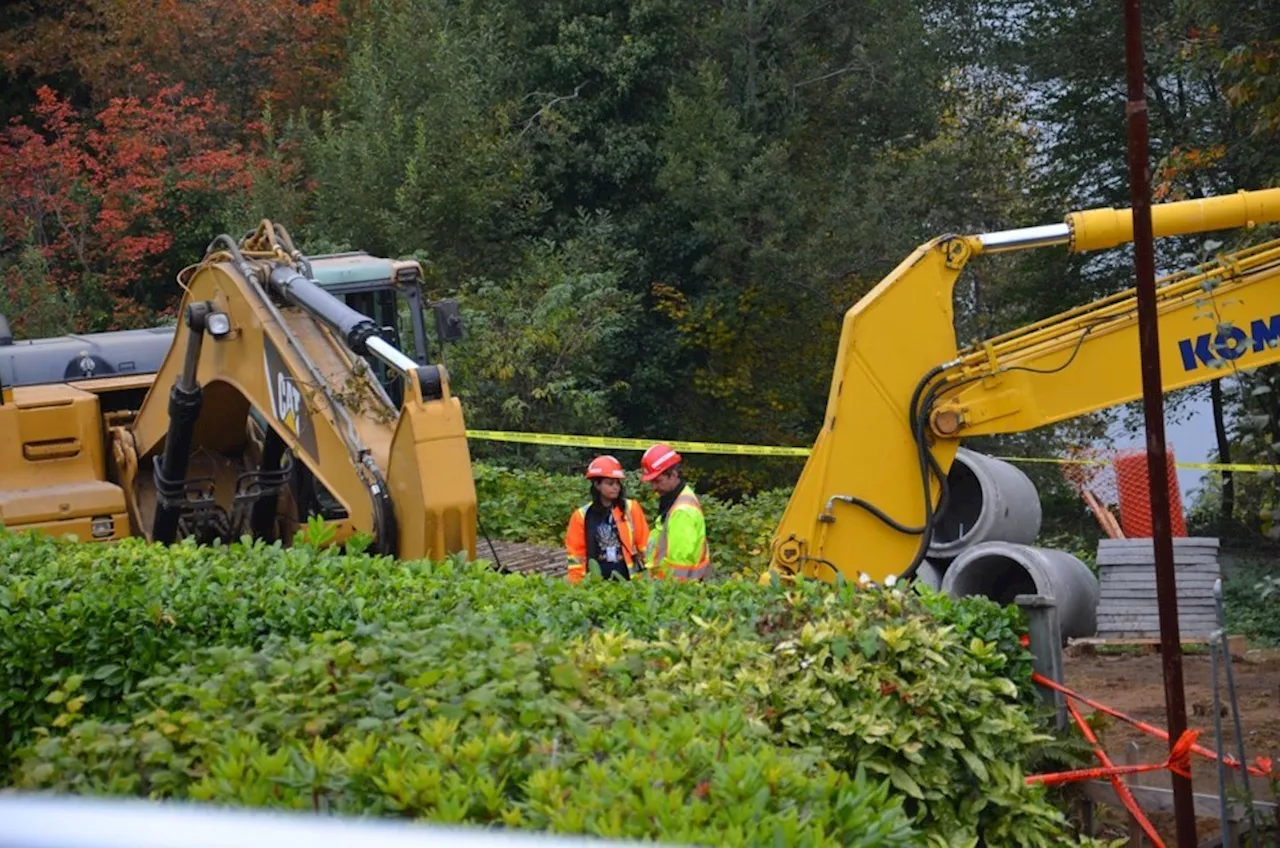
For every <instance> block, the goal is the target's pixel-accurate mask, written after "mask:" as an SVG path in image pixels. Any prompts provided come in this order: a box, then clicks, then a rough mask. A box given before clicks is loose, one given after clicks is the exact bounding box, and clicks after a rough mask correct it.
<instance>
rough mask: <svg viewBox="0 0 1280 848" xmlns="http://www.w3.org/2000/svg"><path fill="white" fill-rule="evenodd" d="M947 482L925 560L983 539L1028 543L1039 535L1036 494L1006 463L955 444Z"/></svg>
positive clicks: (950, 553) (950, 555) (954, 554)
mask: <svg viewBox="0 0 1280 848" xmlns="http://www.w3.org/2000/svg"><path fill="white" fill-rule="evenodd" d="M947 483H948V487H949V489H950V494H951V497H950V501H949V503H948V504H947V511H946V512H945V513H943V514H942V515H940V516H939V517H938V520H937V525H936V526H935V528H934V531H933V538H932V539H931V540H930V544H929V553H928V556H929V558H930V559H932V560H935V561H937V560H948V559H953V558H955V557H957V556H959V555H960V554H961V553H962V552H963V551H964V550H965V549H966V548H969V547H970V546H972V545H978V544H981V543H983V542H1014V543H1017V544H1023V545H1029V544H1031V543H1032V542H1034V541H1035V540H1036V536H1038V535H1039V534H1040V519H1041V516H1040V494H1039V493H1038V492H1037V491H1036V487H1035V484H1034V483H1032V482H1031V478H1030V477H1028V476H1027V475H1026V474H1024V473H1022V471H1020V470H1019V469H1017V468H1015V467H1014V466H1012V465H1010V464H1009V463H1007V462H1004V461H1003V460H999V459H996V458H995V457H991V456H986V455H985V454H980V453H974V452H973V451H971V450H966V449H965V448H960V449H959V450H958V451H957V452H956V459H955V462H953V463H952V464H951V471H950V472H949V473H948V474H947Z"/></svg>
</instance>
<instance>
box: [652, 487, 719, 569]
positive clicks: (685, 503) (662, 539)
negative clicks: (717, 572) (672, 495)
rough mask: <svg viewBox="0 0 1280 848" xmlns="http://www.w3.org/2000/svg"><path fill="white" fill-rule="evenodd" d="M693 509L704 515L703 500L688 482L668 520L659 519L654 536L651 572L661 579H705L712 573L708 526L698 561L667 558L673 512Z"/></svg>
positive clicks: (704, 531)
mask: <svg viewBox="0 0 1280 848" xmlns="http://www.w3.org/2000/svg"><path fill="white" fill-rule="evenodd" d="M686 509H687V510H693V511H694V512H697V513H698V515H702V514H703V513H702V502H701V501H699V500H698V496H697V495H696V494H694V491H693V489H692V488H691V487H690V486H688V485H687V484H686V485H685V487H684V491H682V492H681V493H680V494H679V495H677V496H676V499H675V503H673V504H671V509H669V510H668V511H667V517H666V520H664V519H662V518H659V519H658V532H657V534H656V536H654V538H653V544H652V550H651V551H650V552H649V564H648V569H649V574H650V575H651V576H653V577H657V578H659V579H670V580H681V581H683V580H705V579H706V578H707V575H708V574H710V573H711V549H710V547H709V546H708V545H707V532H706V528H705V527H704V528H703V531H702V552H701V554H700V555H699V557H698V561H697V562H693V563H675V562H670V561H669V560H667V532H668V530H669V527H668V525H669V523H670V517H671V514H672V513H674V512H676V511H678V510H686Z"/></svg>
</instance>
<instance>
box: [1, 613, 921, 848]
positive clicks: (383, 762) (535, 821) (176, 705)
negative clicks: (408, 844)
mask: <svg viewBox="0 0 1280 848" xmlns="http://www.w3.org/2000/svg"><path fill="white" fill-rule="evenodd" d="M600 642H601V639H600V638H599V637H596V638H594V639H593V640H591V641H590V642H588V643H587V644H586V645H584V644H581V643H579V644H574V645H568V644H564V643H561V642H558V641H557V640H553V639H549V638H544V639H542V640H539V641H538V642H537V643H534V642H522V641H519V640H517V639H513V638H512V637H510V636H509V635H508V634H506V633H503V632H501V631H495V630H493V629H492V628H488V627H485V626H484V624H483V622H482V621H479V620H478V619H472V620H469V621H466V622H465V623H462V624H459V623H453V624H442V625H438V626H437V627H435V628H432V629H431V630H427V631H412V630H403V629H392V630H389V631H387V632H384V633H381V634H379V635H377V636H372V637H368V638H364V639H361V640H358V642H353V641H348V640H345V639H342V638H340V637H338V636H336V635H327V636H325V637H322V638H321V639H320V640H319V641H318V642H316V643H314V644H307V643H305V642H303V641H301V640H294V641H291V642H287V643H285V642H279V641H273V642H272V643H270V644H269V645H268V646H267V647H266V648H265V649H264V650H263V651H261V652H254V651H251V650H248V649H238V650H231V649H225V648H217V649H211V650H207V651H202V652H200V653H199V654H198V655H197V657H196V658H195V659H194V661H193V663H192V664H189V665H185V666H183V667H181V668H180V669H178V670H177V672H176V673H175V674H173V675H172V676H169V677H166V678H162V679H157V680H154V681H149V682H148V683H147V684H146V685H145V686H144V688H143V690H142V691H141V692H140V693H139V695H140V697H139V698H138V699H137V700H138V702H139V705H140V709H142V710H145V711H144V712H140V713H139V715H138V716H137V717H136V718H135V719H134V720H133V722H132V723H119V724H99V723H98V722H96V721H83V722H78V723H74V724H72V726H71V728H70V730H69V731H68V732H67V733H66V734H65V735H57V736H53V737H51V738H49V739H48V740H46V741H44V742H41V743H39V744H38V745H36V746H35V748H34V749H33V751H32V752H31V755H30V757H29V758H28V759H27V761H26V762H25V763H24V765H23V767H22V769H21V770H20V772H19V780H18V783H19V785H20V786H23V787H28V788H34V787H44V788H57V789H60V790H73V791H81V792H93V793H102V792H108V793H115V794H121V793H123V794H141V793H147V794H150V795H152V796H153V797H161V798H167V797H179V798H191V799H197V800H204V801H215V802H219V803H235V804H248V805H254V806H264V805H271V806H281V807H292V808H303V809H315V810H317V811H334V812H342V813H350V814H360V813H369V814H376V815H399V816H411V817H425V818H429V819H433V820H437V821H442V822H468V823H473V824H484V825H506V826H512V827H524V828H537V829H552V830H556V831H561V832H571V833H593V834H596V835H600V836H606V837H629V838H642V837H648V838H665V839H668V840H670V839H676V840H678V841H680V842H685V843H688V842H697V843H716V844H746V843H755V842H757V841H759V839H760V838H761V837H762V836H767V837H768V838H769V839H771V840H772V841H776V842H778V843H779V844H821V843H825V842H829V841H839V842H841V843H844V844H852V845H865V846H871V845H891V846H892V845H909V844H912V830H911V828H910V827H909V826H908V823H907V820H906V817H905V815H904V814H903V812H902V810H901V805H900V803H898V802H897V801H896V800H894V799H891V798H890V796H889V787H888V784H887V783H885V782H883V781H881V782H879V783H875V782H872V781H870V780H868V779H867V778H866V777H865V774H861V773H860V774H858V775H857V776H856V777H854V778H850V777H848V776H846V775H844V774H843V773H841V772H838V771H836V770H834V769H833V768H832V767H831V766H829V765H827V764H825V763H822V762H821V761H820V757H818V756H816V755H815V754H813V753H811V752H804V751H801V750H798V749H792V748H790V747H787V746H785V745H784V744H782V743H780V742H775V741H773V740H772V739H771V738H770V735H769V733H768V731H767V730H766V729H765V728H763V727H761V726H759V725H758V724H756V723H753V722H751V721H750V720H748V718H747V716H746V715H745V713H744V711H743V710H742V709H741V708H740V707H735V706H733V705H731V704H730V705H717V706H714V707H711V708H709V709H705V710H697V709H690V710H685V709H681V710H679V711H678V712H676V711H673V710H660V709H657V710H655V709H648V708H646V705H645V704H644V703H643V702H641V701H640V700H638V699H637V698H634V697H633V698H632V699H630V700H628V701H626V702H623V701H620V700H619V701H616V702H613V703H608V702H605V703H593V702H592V701H591V700H587V699H584V698H582V697H581V696H580V695H578V691H577V690H578V689H579V688H580V687H581V686H582V684H583V678H582V677H581V672H580V671H579V670H578V668H577V667H576V665H575V661H577V660H578V659H579V658H580V657H581V656H582V655H583V654H584V653H585V652H586V651H587V650H589V648H590V647H598V645H599V643H600ZM614 643H615V644H616V640H614ZM143 703H145V704H146V706H145V707H142V706H141V705H142V704H143ZM91 751H92V752H93V753H92V754H91V753H90V752H91ZM691 802H692V803H691Z"/></svg>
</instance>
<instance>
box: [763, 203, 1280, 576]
mask: <svg viewBox="0 0 1280 848" xmlns="http://www.w3.org/2000/svg"><path fill="white" fill-rule="evenodd" d="M1277 220H1280V189H1270V190H1265V191H1257V192H1239V193H1238V194H1234V195H1227V196H1222V197H1211V198H1206V199H1203V200H1189V201H1179V202H1175V203H1168V204H1162V205H1156V206H1154V207H1153V208H1152V227H1153V233H1154V235H1155V237H1157V238H1161V237H1167V236H1171V235H1185V234H1189V233H1200V232H1209V231H1214V230H1221V229H1229V228H1235V227H1247V226H1254V225H1255V224H1261V223H1267V222H1274V221H1277ZM1132 232H1133V230H1132V215H1131V212H1130V211H1129V210H1124V209H1122V210H1116V209H1110V208H1107V209H1090V210H1085V211H1081V212H1074V213H1071V214H1070V215H1068V216H1067V217H1066V219H1065V221H1064V222H1063V223H1062V224H1054V225H1048V226H1041V227H1031V228H1026V229H1021V230H1011V231H1005V232H1000V233H989V234H981V235H969V236H942V237H939V238H936V239H933V240H931V241H929V242H927V243H925V244H923V245H921V246H920V247H918V248H917V249H916V250H915V251H914V252H913V253H912V254H911V255H910V256H908V257H907V258H906V259H905V260H903V262H902V263H900V264H899V265H898V267H897V268H895V269H894V270H893V271H892V272H891V273H890V274H889V275H888V276H887V277H885V278H884V279H883V280H882V281H881V282H880V283H879V284H878V285H877V286H876V287H875V288H874V289H872V291H871V292H869V293H868V294H867V295H866V296H865V297H863V298H862V299H861V300H860V301H859V302H858V303H857V304H855V305H854V306H853V307H852V308H851V309H850V310H849V311H848V312H847V313H846V314H845V318H844V323H843V326H842V329H841V338H840V344H839V348H838V350H837V354H836V363H835V369H834V373H833V376H832V382H831V389H830V392H829V394H828V399H827V409H826V414H825V416H824V420H823V425H822V429H821V431H820V432H819V434H818V437H817V439H816V440H815V443H814V446H813V450H812V452H811V453H810V456H809V459H808V461H807V462H806V464H805V467H804V470H803V471H802V472H801V476H800V479H799V481H798V483H797V485H796V488H795V491H794V492H793V494H792V497H791V500H790V501H789V503H788V505H787V508H786V511H785V512H784V514H783V517H782V520H781V522H780V524H779V526H778V529H777V531H776V533H775V534H774V540H773V548H772V562H771V565H772V570H773V571H777V572H780V573H782V574H795V573H802V574H804V575H806V576H808V577H816V578H819V579H824V580H835V579H837V578H838V577H844V578H845V579H849V580H855V581H858V580H872V581H875V582H885V581H891V580H894V579H899V578H908V577H911V576H913V575H914V574H915V571H916V569H917V568H918V567H919V566H920V565H921V563H922V562H924V560H925V556H926V553H927V552H928V550H929V546H930V544H931V542H932V541H933V539H934V532H935V530H936V529H937V528H938V527H939V526H940V525H941V524H942V523H943V522H944V521H945V520H946V519H947V515H946V512H947V510H948V508H950V507H951V506H952V503H951V502H950V501H949V500H947V498H946V495H947V491H948V488H947V485H946V481H947V476H948V474H949V473H950V471H951V469H952V466H953V464H954V463H955V461H956V457H957V453H958V451H960V450H961V444H962V441H963V439H964V438H966V437H975V436H979V435H987V434H993V433H1012V432H1020V431H1025V430H1029V429H1033V428H1035V427H1039V426H1043V425H1046V424H1051V423H1054V422H1057V421H1062V420H1064V419H1068V418H1072V417H1075V416H1079V415H1083V414H1086V413H1089V412H1093V411H1096V410H1100V409H1105V408H1108V407H1112V406H1115V405H1118V404H1121V403H1124V402H1126V401H1130V400H1133V399H1135V398H1137V397H1140V396H1141V393H1142V387H1141V376H1140V369H1139V365H1140V363H1139V356H1138V350H1139V347H1138V340H1137V305H1136V298H1135V293H1134V291H1133V290H1129V291H1127V292H1122V293H1120V294H1117V295H1113V296H1111V297H1107V298H1103V299H1101V300H1099V301H1096V302H1094V303H1091V304H1088V305H1086V306H1083V307H1080V308H1077V309H1073V310H1068V311H1066V312H1063V313H1062V314H1060V315H1056V316H1053V317H1051V318H1048V319H1045V320H1043V321H1039V322H1036V323H1034V324H1032V325H1030V326H1027V327H1024V328H1021V329H1019V330H1017V331H1015V332H1012V333H1007V334H1004V335H1001V336H998V337H996V338H993V339H990V340H987V341H986V342H984V343H982V344H979V345H975V346H973V347H971V348H968V349H965V350H963V351H961V350H960V349H959V348H958V346H957V343H956V333H955V326H954V314H953V305H952V304H953V288H954V285H955V281H956V279H957V278H958V277H959V275H960V273H961V272H962V271H963V270H964V269H965V268H966V267H967V265H968V264H969V262H970V261H971V260H973V259H974V258H976V257H979V256H981V255H983V254H995V253H1005V252H1009V251H1015V250H1026V249H1032V248H1039V247H1045V246H1052V245H1065V246H1067V247H1068V249H1069V250H1071V251H1073V252H1083V251H1091V250H1104V249H1108V248H1112V247H1116V246H1118V245H1121V244H1124V243H1126V242H1128V241H1131V240H1132ZM1277 275H1280V240H1278V241H1274V242H1269V243H1265V244H1262V245H1259V246H1257V247H1254V248H1250V249H1248V250H1244V251H1241V252H1238V253H1236V254H1232V255H1230V256H1225V257H1221V258H1220V259H1219V260H1218V261H1216V262H1213V263H1209V264H1207V265H1205V266H1201V267H1199V268H1195V269H1191V270H1189V271H1185V272H1181V273H1178V274H1174V275H1171V276H1170V277H1167V278H1165V279H1163V280H1161V281H1160V283H1159V287H1158V294H1157V296H1158V303H1159V333H1160V343H1161V351H1162V355H1161V369H1162V375H1163V380H1164V387H1165V390H1166V391H1169V390H1172V389H1176V388H1180V387H1183V386H1189V385H1193V384H1196V383H1200V382H1205V381H1208V380H1212V379H1216V378H1218V377H1220V376H1222V374H1223V373H1224V371H1223V367H1225V366H1232V367H1241V368H1250V367H1257V366H1259V365H1264V364H1268V363H1271V362H1275V361H1277V360H1280V285H1273V283H1276V282H1278V281H1277V280H1276V279H1275V278H1276V277H1277Z"/></svg>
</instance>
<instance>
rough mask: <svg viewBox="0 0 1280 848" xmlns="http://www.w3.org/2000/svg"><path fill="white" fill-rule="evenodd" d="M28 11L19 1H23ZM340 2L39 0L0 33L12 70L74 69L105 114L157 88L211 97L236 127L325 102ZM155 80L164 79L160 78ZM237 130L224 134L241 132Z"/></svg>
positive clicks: (349, 11) (348, 9) (344, 11)
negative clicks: (267, 113)
mask: <svg viewBox="0 0 1280 848" xmlns="http://www.w3.org/2000/svg"><path fill="white" fill-rule="evenodd" d="M20 5H21V4H20ZM363 5H364V2H363V0H361V2H359V3H350V2H346V3H344V2H339V0H309V2H305V3H300V2H298V0H184V2H178V0H161V1H160V2H148V3H143V2H119V0H85V2H81V3H53V4H41V8H40V9H38V10H34V11H32V10H28V11H27V13H26V14H25V15H21V16H16V15H15V17H16V20H15V25H14V26H13V27H11V28H8V29H7V30H6V31H5V33H4V35H3V36H0V57H3V60H4V67H5V68H6V69H7V70H8V71H9V72H10V73H22V72H28V73H34V74H36V75H50V74H60V73H65V72H67V71H70V72H72V73H73V74H74V76H75V78H76V79H77V80H78V81H79V83H80V85H82V86H83V87H84V88H85V89H86V91H87V92H88V97H89V103H88V105H90V106H91V107H93V108H96V109H101V108H103V107H104V106H105V105H106V104H107V103H109V102H110V101H111V100H112V99H115V98H119V97H140V98H146V97H148V96H150V95H151V94H153V93H155V91H156V88H155V86H156V85H157V84H159V85H172V84H175V83H182V84H183V85H184V87H185V89H186V90H187V91H192V92H196V93H201V94H203V93H213V94H215V95H216V96H217V98H218V100H219V101H220V102H222V103H224V104H226V105H227V108H228V110H229V113H230V115H231V117H233V118H234V119H235V120H236V122H237V123H238V122H240V121H245V120H249V119H256V118H258V117H259V115H260V113H261V110H262V109H263V108H264V107H266V106H268V105H270V106H272V107H273V108H274V109H275V111H276V112H278V113H285V114H287V113H291V112H293V111H295V110H297V109H300V108H303V107H310V108H313V109H314V108H318V107H322V106H324V105H325V104H326V103H327V102H328V97H329V94H330V91H331V85H332V83H333V82H334V81H335V80H336V79H337V76H338V72H339V69H340V67H341V65H340V63H341V60H342V58H343V46H344V39H345V37H346V26H347V23H348V21H349V19H350V16H351V15H353V14H356V13H358V12H359V9H360V7H362V6H363ZM157 81H158V82H157ZM235 126H236V124H229V125H228V126H227V127H226V129H228V130H234V128H235Z"/></svg>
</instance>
